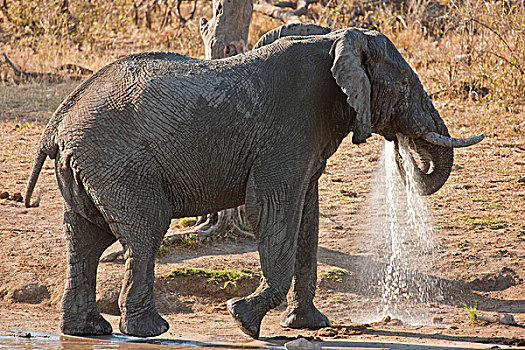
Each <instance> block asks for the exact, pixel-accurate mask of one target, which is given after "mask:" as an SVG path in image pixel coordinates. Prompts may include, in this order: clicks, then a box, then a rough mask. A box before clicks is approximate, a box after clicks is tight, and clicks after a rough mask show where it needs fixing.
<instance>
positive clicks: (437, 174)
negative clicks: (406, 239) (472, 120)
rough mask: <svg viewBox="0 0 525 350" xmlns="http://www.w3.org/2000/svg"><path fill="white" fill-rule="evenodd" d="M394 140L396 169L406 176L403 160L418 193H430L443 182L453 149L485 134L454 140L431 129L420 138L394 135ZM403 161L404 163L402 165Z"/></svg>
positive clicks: (449, 165) (451, 162)
mask: <svg viewBox="0 0 525 350" xmlns="http://www.w3.org/2000/svg"><path fill="white" fill-rule="evenodd" d="M396 136H397V137H396V139H395V140H394V145H395V146H394V147H395V159H396V163H397V167H398V170H399V172H400V174H401V176H402V178H403V179H406V177H407V174H406V171H405V169H406V162H407V161H408V162H409V164H413V169H414V172H413V176H414V178H415V181H416V182H417V184H418V187H419V190H420V193H421V195H424V196H426V195H430V194H433V193H435V192H436V191H438V190H439V189H440V188H441V187H442V186H443V185H444V184H445V182H446V181H447V179H448V177H449V176H450V172H451V170H452V165H453V163H454V148H457V147H468V146H471V145H474V144H476V143H478V142H480V141H481V140H483V138H484V137H485V134H481V135H477V136H474V137H471V138H466V139H457V138H452V137H449V136H448V132H446V131H445V135H441V134H438V133H435V132H430V133H427V134H425V135H423V136H422V137H417V138H409V137H407V136H404V135H401V134H397V135H396ZM403 162H405V165H403Z"/></svg>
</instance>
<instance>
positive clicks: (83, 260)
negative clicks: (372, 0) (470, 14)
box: [25, 24, 484, 338]
mask: <svg viewBox="0 0 525 350" xmlns="http://www.w3.org/2000/svg"><path fill="white" fill-rule="evenodd" d="M372 132H374V133H377V134H379V135H382V136H383V137H384V138H385V139H387V140H390V141H394V142H396V140H397V138H396V135H397V134H398V133H399V134H402V135H404V136H405V137H408V138H409V139H410V140H411V143H412V144H413V147H414V150H415V152H416V153H417V154H418V155H419V158H421V162H420V164H421V165H420V166H419V168H418V169H417V173H418V176H419V178H420V180H421V183H422V188H423V192H424V194H431V193H433V192H435V191H437V190H438V189H439V188H440V187H441V186H442V185H443V184H444V183H445V181H446V180H447V178H448V176H449V174H450V171H451V167H452V163H453V148H455V147H463V146H470V145H472V144H475V143H477V142H479V141H481V139H482V138H483V137H484V134H482V135H478V136H475V137H471V138H465V139H461V138H452V137H450V135H449V133H448V131H447V128H446V126H445V124H444V122H443V120H442V119H441V118H440V116H439V113H438V112H437V110H436V109H435V108H434V107H433V104H432V102H431V100H430V98H429V97H428V95H427V94H426V92H425V90H424V89H423V87H422V85H421V83H420V81H419V78H418V77H417V75H416V74H415V72H414V71H413V70H412V69H411V68H410V66H409V65H408V64H407V62H406V61H405V60H404V59H403V57H402V56H401V54H400V53H399V52H398V51H397V49H396V48H395V46H394V44H393V43H392V42H391V41H390V40H389V39H388V38H387V37H386V36H385V35H383V34H381V33H379V32H377V31H371V30H365V29H360V28H346V29H342V30H337V31H332V30H330V29H329V28H323V27H319V26H315V25H301V24H299V25H287V26H283V27H280V28H278V29H275V30H273V31H271V32H269V33H268V34H266V35H265V36H264V37H263V38H262V39H261V40H260V41H259V42H258V43H257V45H256V47H255V49H253V50H252V51H250V52H247V53H244V54H241V55H237V56H234V57H229V58H225V59H220V60H209V61H207V60H199V59H195V58H189V57H186V56H183V55H179V54H176V53H167V52H152V53H141V54H133V55H130V56H126V57H123V58H120V59H118V60H117V61H115V62H113V63H111V64H109V65H107V66H105V67H104V68H102V69H101V70H99V71H98V72H96V73H95V74H94V75H92V76H91V77H90V78H88V79H87V80H86V81H85V82H83V83H82V84H81V85H80V86H79V87H78V88H77V89H76V90H75V91H73V92H72V93H71V95H70V96H69V97H67V98H66V99H65V100H64V102H62V104H61V105H60V106H59V107H58V109H57V110H56V112H55V113H54V114H53V116H52V117H51V119H50V121H49V123H48V124H47V126H46V128H45V130H44V132H43V134H42V137H41V141H40V145H39V150H38V153H37V156H36V159H35V161H34V166H33V170H32V173H31V175H30V178H29V181H28V185H27V191H26V197H25V204H26V206H31V205H32V204H31V202H30V198H31V194H32V192H33V190H34V187H35V184H36V181H37V179H38V175H39V173H40V171H41V168H42V166H43V163H44V161H45V159H46V158H47V157H49V158H51V159H54V162H55V171H56V178H57V182H58V185H59V188H60V191H61V194H62V196H63V199H64V231H65V233H66V235H67V237H68V242H69V244H68V271H67V279H66V286H65V290H64V294H63V298H62V312H63V316H62V321H61V330H62V332H63V333H64V334H71V335H101V334H109V333H111V332H112V327H111V325H110V324H109V322H108V321H106V320H105V319H104V318H103V317H102V316H101V314H100V313H99V311H98V309H97V306H96V304H95V293H96V291H95V289H96V273H97V265H98V261H99V258H100V256H101V254H102V253H103V251H104V250H105V249H106V248H107V247H108V246H109V245H111V244H112V243H113V242H115V241H116V240H119V241H120V242H121V243H123V244H125V246H127V247H128V248H129V252H128V256H127V257H126V272H125V277H124V281H123V285H122V289H121V292H120V297H119V307H120V311H121V317H120V324H119V328H120V331H121V332H122V333H125V334H129V335H134V336H140V337H150V336H156V335H159V334H162V333H163V332H166V331H167V330H168V327H169V325H168V323H167V322H166V321H165V320H164V319H163V318H162V317H161V316H160V315H159V313H158V311H157V309H156V306H155V301H154V297H153V282H154V265H155V254H156V252H157V250H158V248H159V246H160V244H161V242H162V239H163V237H164V235H165V233H166V231H167V229H168V226H169V225H170V221H171V220H172V219H173V218H181V217H187V216H199V215H203V214H206V213H210V212H217V211H220V210H223V209H226V208H232V207H237V206H239V205H242V204H244V205H245V210H246V214H247V218H248V220H249V223H250V225H251V227H252V228H253V230H254V231H255V233H256V234H257V237H258V238H257V240H258V241H257V246H258V252H259V257H260V264H261V270H262V277H261V282H260V285H259V287H258V288H257V290H256V291H255V292H253V293H252V294H251V295H249V296H246V297H243V298H234V299H231V300H228V302H227V309H228V311H229V313H230V314H231V315H232V316H233V318H234V320H235V322H236V323H237V325H238V326H239V327H240V329H241V330H242V331H243V332H244V333H246V334H248V335H249V336H251V337H253V338H258V337H259V334H260V326H261V320H262V319H263V317H264V316H265V314H266V313H267V312H268V311H269V310H270V309H272V308H275V307H277V306H278V305H280V304H281V303H282V302H283V301H284V300H285V299H287V308H286V310H285V311H284V312H283V314H282V316H281V319H280V324H281V325H282V326H283V327H292V328H319V327H323V326H327V325H329V324H330V322H329V320H328V318H327V317H326V316H325V315H324V314H323V313H322V312H321V311H319V310H318V309H317V308H316V307H315V305H314V303H313V299H314V296H315V291H316V278H317V247H318V231H319V222H318V221H319V200H318V184H317V183H318V179H319V177H320V176H321V174H322V173H323V170H324V168H325V166H326V161H327V159H328V158H329V157H330V156H331V155H332V154H334V152H336V150H337V148H338V147H339V145H340V144H341V142H342V140H343V139H344V138H345V137H346V136H347V135H349V134H350V133H352V138H351V140H352V142H353V143H354V144H361V143H364V142H366V140H367V139H368V138H369V137H370V136H371V135H372Z"/></svg>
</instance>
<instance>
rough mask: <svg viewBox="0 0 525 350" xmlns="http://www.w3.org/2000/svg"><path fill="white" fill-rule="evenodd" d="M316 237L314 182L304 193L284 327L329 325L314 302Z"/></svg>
mask: <svg viewBox="0 0 525 350" xmlns="http://www.w3.org/2000/svg"><path fill="white" fill-rule="evenodd" d="M318 236H319V200H318V191H317V180H316V181H315V182H314V183H312V184H311V185H310V188H309V189H308V192H307V194H306V199H305V204H304V209H303V216H302V220H301V228H300V229H299V237H298V240H297V253H296V258H295V267H294V280H293V283H292V290H291V291H290V293H289V294H288V308H287V309H286V311H285V312H283V313H282V315H281V326H283V327H290V328H321V327H326V326H329V325H330V321H329V320H328V318H327V317H326V316H325V315H324V314H323V313H321V312H320V311H319V310H318V309H317V308H316V307H315V306H314V303H313V299H314V296H315V290H316V287H317V243H318Z"/></svg>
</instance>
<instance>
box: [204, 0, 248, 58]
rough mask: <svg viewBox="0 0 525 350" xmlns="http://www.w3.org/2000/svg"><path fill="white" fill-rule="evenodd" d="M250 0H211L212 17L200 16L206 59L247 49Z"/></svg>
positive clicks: (222, 56)
mask: <svg viewBox="0 0 525 350" xmlns="http://www.w3.org/2000/svg"><path fill="white" fill-rule="evenodd" d="M252 10H253V4H252V1H251V0H213V17H212V18H211V19H210V20H209V21H208V20H207V19H205V18H201V22H200V27H201V36H202V40H203V41H204V47H205V50H206V59H208V60H211V59H216V58H224V57H230V56H234V55H237V54H240V53H243V52H245V51H247V50H248V31H249V29H250V22H251V20H252Z"/></svg>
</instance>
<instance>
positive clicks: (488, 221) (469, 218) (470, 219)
mask: <svg viewBox="0 0 525 350" xmlns="http://www.w3.org/2000/svg"><path fill="white" fill-rule="evenodd" d="M458 220H460V221H463V222H464V223H466V224H468V225H469V229H471V230H479V229H485V228H487V229H490V230H499V229H502V228H505V227H507V223H506V222H504V221H501V220H498V219H494V218H489V217H483V216H476V215H461V216H459V217H458Z"/></svg>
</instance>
